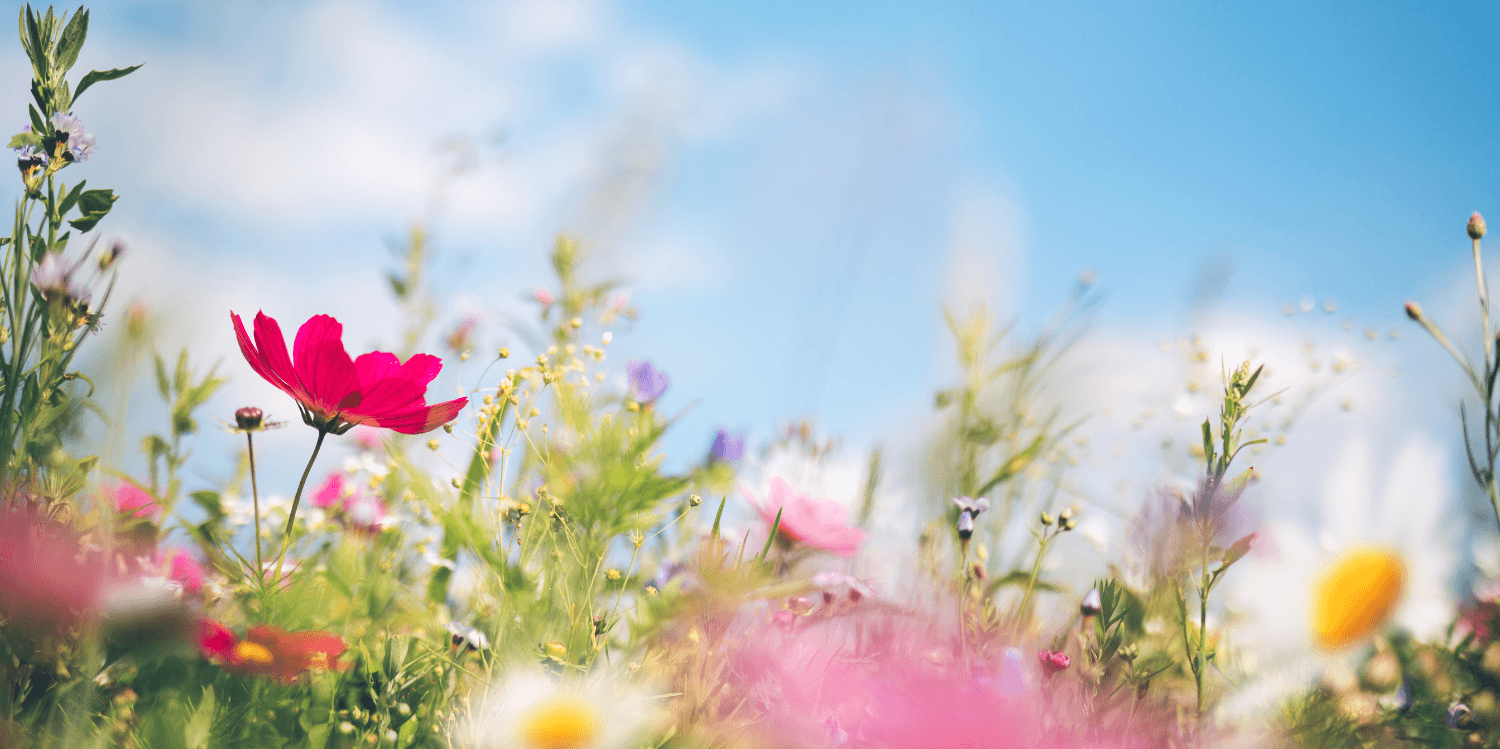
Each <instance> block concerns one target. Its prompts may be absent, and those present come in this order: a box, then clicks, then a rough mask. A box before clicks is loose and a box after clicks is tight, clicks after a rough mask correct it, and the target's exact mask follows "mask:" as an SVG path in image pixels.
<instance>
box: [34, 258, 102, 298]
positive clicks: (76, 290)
mask: <svg viewBox="0 0 1500 749" xmlns="http://www.w3.org/2000/svg"><path fill="white" fill-rule="evenodd" d="M76 270H78V266H77V265H76V264H75V265H73V266H72V267H69V266H68V265H66V264H65V263H63V259H62V256H61V255H58V254H55V253H51V252H49V253H47V256H46V257H44V258H42V262H40V263H37V264H36V267H34V268H32V269H31V283H32V285H34V286H36V288H37V291H40V292H41V293H42V298H43V299H46V300H48V301H52V300H54V299H64V300H70V301H76V302H79V303H82V304H88V302H89V290H88V287H86V286H84V285H83V284H81V283H78V282H76V281H75V280H74V279H73V271H76Z"/></svg>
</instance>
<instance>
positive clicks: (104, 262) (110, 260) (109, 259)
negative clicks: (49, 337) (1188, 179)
mask: <svg viewBox="0 0 1500 749" xmlns="http://www.w3.org/2000/svg"><path fill="white" fill-rule="evenodd" d="M1474 215H1475V216H1478V215H1479V214H1477V213H1476V214H1474ZM1472 223H1473V220H1472V219H1471V220H1470V224H1472ZM1479 225H1480V226H1481V227H1482V226H1484V220H1483V219H1480V222H1479ZM1483 232H1484V230H1483V229H1480V233H1481V234H1482V233H1483ZM123 254H125V243H124V242H122V241H120V240H118V239H116V240H115V241H113V242H110V243H109V249H107V250H105V251H104V253H103V254H102V255H100V256H99V270H101V271H104V270H109V269H110V266H112V265H114V264H115V261H116V260H119V259H120V256H121V255H123Z"/></svg>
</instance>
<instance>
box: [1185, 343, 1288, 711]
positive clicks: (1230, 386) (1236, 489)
mask: <svg viewBox="0 0 1500 749" xmlns="http://www.w3.org/2000/svg"><path fill="white" fill-rule="evenodd" d="M1263 370H1264V367H1257V368H1256V369H1255V371H1253V372H1252V371H1250V362H1248V361H1247V362H1245V363H1244V364H1241V365H1240V366H1239V368H1238V369H1236V370H1235V371H1234V372H1233V373H1232V374H1230V375H1229V376H1227V377H1226V378H1225V382H1224V404H1223V406H1222V407H1221V408H1220V411H1219V440H1218V444H1217V445H1216V444H1215V440H1214V434H1213V424H1212V420H1211V419H1204V420H1203V457H1204V461H1205V463H1206V464H1207V469H1206V472H1205V474H1204V479H1203V487H1202V489H1201V490H1200V491H1199V493H1198V495H1197V496H1196V497H1194V499H1193V505H1192V509H1193V513H1192V515H1193V527H1192V531H1193V534H1192V539H1193V540H1194V541H1196V545H1197V549H1196V552H1197V554H1196V556H1197V560H1196V562H1197V563H1196V564H1195V565H1194V566H1196V567H1197V568H1198V580H1197V582H1196V590H1195V592H1196V593H1197V595H1198V612H1197V613H1198V630H1197V636H1196V637H1193V636H1191V633H1190V632H1189V629H1188V623H1189V614H1188V608H1187V601H1186V597H1185V596H1184V594H1183V590H1182V585H1181V583H1178V585H1177V591H1176V593H1177V605H1178V612H1179V615H1180V618H1181V625H1182V637H1183V645H1184V647H1185V648H1186V651H1187V652H1186V655H1187V658H1188V665H1189V668H1191V670H1192V672H1193V681H1194V684H1195V687H1196V694H1197V702H1196V720H1197V723H1199V724H1200V725H1201V723H1202V721H1203V714H1204V711H1205V709H1206V707H1207V699H1206V695H1205V685H1206V684H1207V676H1208V674H1207V669H1208V657H1209V654H1208V599H1209V596H1210V595H1211V594H1212V593H1213V589H1214V587H1215V586H1217V585H1218V584H1219V581H1220V579H1221V578H1222V577H1223V575H1224V573H1225V572H1226V571H1228V569H1229V566H1230V565H1232V564H1234V563H1235V562H1236V561H1239V559H1240V558H1241V557H1243V556H1244V555H1245V554H1246V553H1247V552H1249V550H1250V539H1251V538H1252V537H1253V535H1254V534H1251V535H1250V536H1246V537H1244V538H1241V539H1239V540H1237V541H1235V542H1234V543H1233V544H1232V545H1231V546H1230V547H1229V548H1228V549H1227V550H1221V549H1219V548H1218V547H1216V546H1215V545H1214V541H1215V539H1216V538H1217V537H1218V535H1219V532H1220V530H1221V529H1220V528H1219V527H1218V526H1219V524H1220V523H1221V522H1222V521H1223V513H1224V512H1225V511H1226V510H1227V509H1228V505H1229V504H1232V503H1233V502H1235V501H1236V500H1238V498H1239V495H1240V494H1241V493H1242V492H1243V491H1244V489H1245V487H1246V486H1248V484H1249V482H1250V479H1251V478H1253V476H1254V469H1253V468H1252V469H1246V470H1245V472H1244V473H1242V474H1240V475H1239V476H1237V477H1235V478H1234V479H1232V480H1231V481H1230V482H1229V485H1228V486H1225V482H1224V478H1225V476H1227V475H1229V466H1230V464H1231V463H1233V462H1234V459H1235V457H1236V456H1238V455H1239V453H1240V451H1241V450H1243V449H1245V448H1247V447H1250V446H1253V445H1258V444H1261V443H1264V442H1266V440H1264V439H1255V440H1250V441H1248V442H1244V441H1242V439H1241V437H1242V435H1241V429H1240V422H1241V421H1243V420H1244V418H1245V415H1246V414H1247V413H1249V411H1250V409H1251V408H1252V407H1253V404H1251V403H1250V402H1249V396H1250V390H1251V389H1252V388H1254V387H1255V383H1256V381H1257V380H1259V379H1260V375H1261V372H1262V371H1263ZM1215 556H1218V557H1219V558H1218V560H1217V561H1218V565H1217V566H1213V564H1212V563H1213V562H1214V561H1215V560H1214V557H1215Z"/></svg>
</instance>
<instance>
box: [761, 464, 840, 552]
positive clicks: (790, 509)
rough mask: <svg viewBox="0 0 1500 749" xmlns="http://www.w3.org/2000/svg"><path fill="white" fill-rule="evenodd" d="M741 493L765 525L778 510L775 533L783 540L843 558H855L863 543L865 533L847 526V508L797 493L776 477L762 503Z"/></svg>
mask: <svg viewBox="0 0 1500 749" xmlns="http://www.w3.org/2000/svg"><path fill="white" fill-rule="evenodd" d="M741 491H744V494H745V496H746V497H748V498H749V499H750V504H751V505H752V506H754V507H755V510H756V512H759V513H760V516H761V517H763V518H765V520H766V523H767V525H769V524H770V523H772V522H775V519H776V513H777V512H778V511H779V512H780V513H781V524H780V525H779V526H777V531H776V532H777V534H778V535H779V536H781V537H782V538H783V539H787V540H789V541H794V542H796V543H800V544H803V545H805V546H808V547H810V548H814V549H822V550H824V551H831V552H833V553H835V554H838V555H840V556H846V557H852V556H854V552H856V551H859V545H860V543H861V542H863V541H864V540H865V532H864V531H862V530H860V529H858V528H855V527H854V526H852V525H850V524H849V508H847V507H845V506H843V505H841V504H839V503H838V502H832V501H829V500H818V499H809V498H808V497H806V496H803V495H801V494H798V493H797V492H796V491H795V490H793V489H792V487H791V485H790V484H788V483H787V482H786V481H785V480H784V479H782V478H781V477H779V476H778V477H776V478H774V479H771V491H770V493H769V494H768V495H767V496H766V500H765V502H761V501H760V500H758V499H757V498H756V497H755V495H754V494H751V493H750V492H749V491H746V490H741Z"/></svg>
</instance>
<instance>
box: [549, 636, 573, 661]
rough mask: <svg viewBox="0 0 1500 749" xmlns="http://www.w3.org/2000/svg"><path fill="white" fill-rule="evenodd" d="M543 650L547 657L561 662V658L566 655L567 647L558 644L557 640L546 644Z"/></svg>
mask: <svg viewBox="0 0 1500 749" xmlns="http://www.w3.org/2000/svg"><path fill="white" fill-rule="evenodd" d="M545 648H546V650H547V655H550V656H552V657H553V658H557V659H558V660H562V658H563V657H564V656H566V655H567V654H568V646H566V645H564V644H562V643H560V642H558V641H557V640H553V641H551V642H549V643H547V644H546V646H545Z"/></svg>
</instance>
